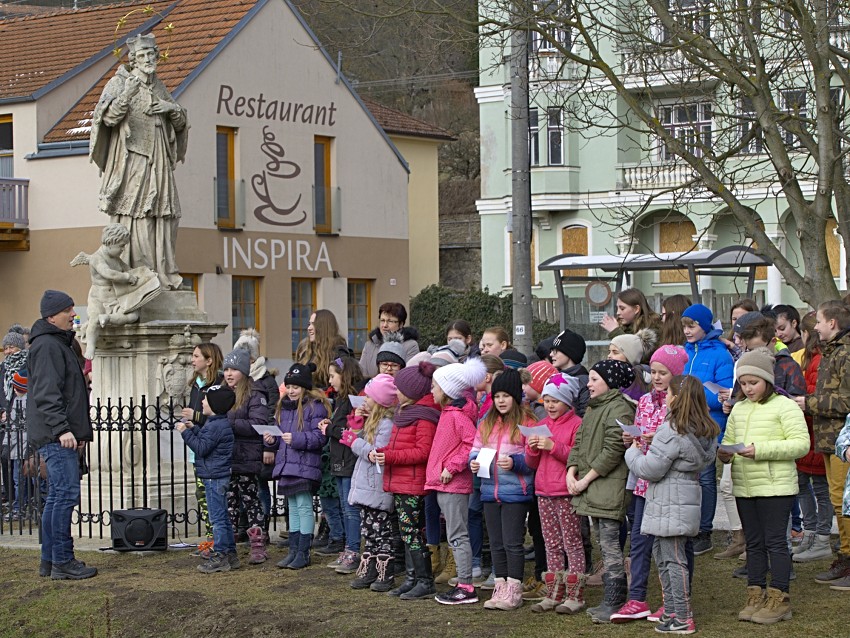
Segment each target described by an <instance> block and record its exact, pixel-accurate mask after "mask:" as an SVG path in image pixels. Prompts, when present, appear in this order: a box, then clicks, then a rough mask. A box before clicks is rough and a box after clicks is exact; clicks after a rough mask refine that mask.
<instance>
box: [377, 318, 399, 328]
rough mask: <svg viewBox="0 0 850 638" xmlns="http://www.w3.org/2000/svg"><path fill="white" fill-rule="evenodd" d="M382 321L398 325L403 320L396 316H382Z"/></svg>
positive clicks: (389, 324) (390, 324)
mask: <svg viewBox="0 0 850 638" xmlns="http://www.w3.org/2000/svg"><path fill="white" fill-rule="evenodd" d="M380 323H385V324H387V325H388V326H397V325H398V324H399V323H401V322H400V321H399V320H398V319H395V318H394V317H381V318H380Z"/></svg>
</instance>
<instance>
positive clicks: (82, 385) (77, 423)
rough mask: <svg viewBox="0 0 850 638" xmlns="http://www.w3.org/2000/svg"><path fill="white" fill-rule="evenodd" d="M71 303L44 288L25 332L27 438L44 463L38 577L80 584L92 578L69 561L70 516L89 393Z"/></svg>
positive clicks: (87, 435)
mask: <svg viewBox="0 0 850 638" xmlns="http://www.w3.org/2000/svg"><path fill="white" fill-rule="evenodd" d="M73 325H74V300H73V299H71V297H70V296H69V295H68V294H67V293H64V292H60V291H58V290H47V291H45V293H44V295H43V296H42V298H41V319H39V320H38V321H36V322H35V324H34V325H33V327H32V332H31V333H30V344H31V345H30V354H29V373H30V377H29V383H30V391H29V395H30V396H29V410H28V414H27V434H28V435H29V441H30V444H31V445H33V446H34V447H36V448H38V451H39V453H40V454H41V456H42V458H44V460H45V463H46V464H47V475H48V477H49V478H48V486H49V487H48V492H47V499H46V500H45V502H44V512H43V514H42V520H41V565H40V567H39V575H40V576H48V575H49V576H50V577H51V578H52V579H53V580H81V579H83V578H91V577H92V576H94V575H96V574H97V569H96V568H94V567H87V566H86V564H85V563H83V562H82V561H78V560H76V559H75V558H74V540H73V538H72V537H71V515H72V513H73V511H74V508H75V507H76V506H77V504H78V503H79V500H80V454H81V453H82V451H83V449H84V447H85V444H86V441H91V440H92V427H91V421H90V420H89V395H88V389H87V387H86V381H85V378H84V377H83V371H82V369H81V368H80V364H79V361H78V360H77V355H76V354H74V351H73V350H72V349H71V344H72V343H73V341H74V331H73V330H72V328H73Z"/></svg>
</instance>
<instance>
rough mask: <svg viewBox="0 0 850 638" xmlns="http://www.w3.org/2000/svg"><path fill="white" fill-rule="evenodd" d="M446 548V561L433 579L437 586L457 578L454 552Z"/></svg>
mask: <svg viewBox="0 0 850 638" xmlns="http://www.w3.org/2000/svg"><path fill="white" fill-rule="evenodd" d="M446 547H447V549H448V551H447V552H446V561H445V562H444V563H443V571H442V572H441V573H440V575H439V576H437V577H436V578H435V579H434V582H435V583H436V584H437V585H445V584H446V583H447V582H449V579H450V578H454V577H455V576H457V565H456V564H455V555H454V552H452V548H451V547H448V546H446Z"/></svg>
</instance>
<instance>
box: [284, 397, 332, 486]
mask: <svg viewBox="0 0 850 638" xmlns="http://www.w3.org/2000/svg"><path fill="white" fill-rule="evenodd" d="M302 414H303V418H304V423H303V424H302V427H301V429H300V430H299V429H298V403H297V402H295V401H292V400H290V399H287V398H284V399H281V402H280V416H279V417H278V424H277V425H278V427H279V428H280V431H281V432H290V433H291V434H292V443H289V444H286V443H284V442H283V441H281V442H280V447H279V448H278V450H277V454H276V455H275V459H274V474H273V475H272V476H273V477H274V478H276V479H280V481H279V482H280V485H281V486H284V485H286V483H287V481H288V480H292V481H293V482H294V481H301V480H304V479H307V480H309V481H316V482H319V481H321V480H322V448H323V447H324V446H325V443H326V442H327V437H325V435H324V434H322V433H321V432H320V431H319V421H321V420H322V419H326V418H328V412H327V410H326V409H325V406H323V405H322V403H321V402H320V401H311V402H309V403H305V404H304V409H303V410H302Z"/></svg>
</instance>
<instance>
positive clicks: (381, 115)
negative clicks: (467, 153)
mask: <svg viewBox="0 0 850 638" xmlns="http://www.w3.org/2000/svg"><path fill="white" fill-rule="evenodd" d="M360 99H361V100H363V104H365V105H366V108H368V109H369V110H370V111H371V112H372V115H374V116H375V119H376V120H377V122H378V124H380V125H381V128H383V129H384V131H385V132H386V133H387V134H388V135H408V136H411V137H429V138H432V139H438V140H446V141H451V140H454V139H456V138H455V137H454V136H453V135H452V134H451V133H450V132H449V131H447V130H446V129H444V128H440V127H439V126H434V125H433V124H429V123H428V122H425V121H424V120H420V119H417V118H415V117H413V116H411V115H408V114H407V113H402V112H401V111H397V110H395V109H391V108H390V107H388V106H384V105H383V104H378V103H377V102H374V101H372V100H370V99H368V98H365V97H362V96H361V97H360Z"/></svg>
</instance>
